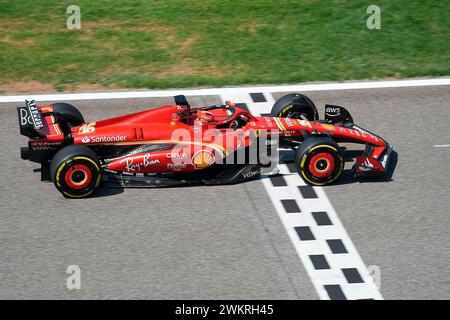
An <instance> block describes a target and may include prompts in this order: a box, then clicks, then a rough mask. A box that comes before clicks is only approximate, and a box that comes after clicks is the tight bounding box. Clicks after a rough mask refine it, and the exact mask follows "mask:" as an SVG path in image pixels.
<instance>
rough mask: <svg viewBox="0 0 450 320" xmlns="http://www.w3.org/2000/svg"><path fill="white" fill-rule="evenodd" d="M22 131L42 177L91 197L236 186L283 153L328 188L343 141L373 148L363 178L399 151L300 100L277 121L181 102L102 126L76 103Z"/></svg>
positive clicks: (336, 113)
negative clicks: (103, 188) (107, 188)
mask: <svg viewBox="0 0 450 320" xmlns="http://www.w3.org/2000/svg"><path fill="white" fill-rule="evenodd" d="M17 109H18V116H19V125H20V133H21V134H22V135H24V136H27V137H28V138H29V141H28V146H27V147H23V148H21V158H22V159H24V160H30V161H33V162H36V163H39V164H41V180H43V181H53V183H54V185H55V187H56V188H57V189H58V190H59V191H60V192H61V193H62V194H63V195H64V196H65V197H67V198H83V197H87V196H89V195H91V194H92V193H93V192H94V191H95V190H96V189H97V188H98V187H99V186H100V185H101V184H102V183H103V184H105V185H113V186H114V185H118V186H122V187H150V186H177V185H185V184H206V185H213V184H232V183H237V182H242V181H246V180H250V179H255V178H256V177H258V176H259V175H260V174H261V170H262V168H266V167H271V166H272V167H273V162H274V161H273V159H274V153H276V150H278V149H277V148H290V149H293V150H294V152H295V160H294V162H295V166H296V168H297V171H298V174H299V175H300V176H301V177H302V178H303V179H304V181H305V182H306V183H308V184H311V185H314V186H321V185H327V184H331V183H333V182H335V181H336V180H338V179H339V178H340V177H341V176H342V173H343V170H344V154H343V150H342V148H341V147H340V146H339V145H338V143H341V142H351V143H359V144H365V150H364V152H363V153H362V155H360V156H358V157H356V163H355V165H354V166H353V170H354V173H355V175H356V176H376V175H384V174H385V173H386V170H387V165H388V163H389V157H390V154H391V152H392V147H391V146H390V145H389V144H388V143H387V142H386V141H385V140H383V139H382V138H380V137H379V136H377V135H375V134H373V133H371V132H369V131H367V130H365V129H362V128H360V127H358V126H356V125H355V124H354V123H353V119H352V116H351V115H350V114H349V112H348V111H347V110H346V109H345V108H343V107H341V106H336V105H326V106H325V117H324V119H322V120H319V115H318V111H317V109H316V107H315V105H314V103H313V102H312V101H311V100H310V99H309V98H308V97H306V96H305V95H302V94H299V93H294V94H288V95H285V96H283V97H281V98H280V99H278V100H277V101H276V102H275V104H274V105H273V108H272V111H271V115H270V116H269V117H256V116H253V115H251V114H250V113H249V112H248V111H246V110H244V109H242V108H239V107H237V106H236V105H235V104H233V103H231V102H229V101H227V102H226V104H225V105H218V106H205V107H200V108H193V107H191V106H190V104H189V103H188V101H187V100H186V97H185V96H182V95H181V96H176V97H175V104H174V105H170V106H164V107H159V108H155V109H151V110H147V111H143V112H138V113H133V114H129V115H125V116H120V117H115V118H111V119H106V120H102V121H97V122H86V121H85V120H84V118H83V116H82V114H81V113H80V111H79V110H78V109H77V108H76V107H74V106H72V105H70V104H67V103H55V104H51V105H45V106H44V105H36V103H35V102H34V101H26V105H25V106H23V107H19V108H17Z"/></svg>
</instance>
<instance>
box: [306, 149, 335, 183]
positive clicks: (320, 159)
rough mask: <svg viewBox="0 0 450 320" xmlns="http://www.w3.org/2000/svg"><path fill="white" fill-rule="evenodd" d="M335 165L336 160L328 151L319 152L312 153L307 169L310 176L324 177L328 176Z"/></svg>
mask: <svg viewBox="0 0 450 320" xmlns="http://www.w3.org/2000/svg"><path fill="white" fill-rule="evenodd" d="M335 167H336V160H335V159H334V157H333V155H331V154H330V153H328V152H321V153H318V154H316V155H314V156H313V157H312V158H311V161H310V162H309V165H308V169H309V172H310V173H311V175H312V176H314V177H316V178H325V177H328V176H330V175H331V174H332V173H333V172H334V169H335Z"/></svg>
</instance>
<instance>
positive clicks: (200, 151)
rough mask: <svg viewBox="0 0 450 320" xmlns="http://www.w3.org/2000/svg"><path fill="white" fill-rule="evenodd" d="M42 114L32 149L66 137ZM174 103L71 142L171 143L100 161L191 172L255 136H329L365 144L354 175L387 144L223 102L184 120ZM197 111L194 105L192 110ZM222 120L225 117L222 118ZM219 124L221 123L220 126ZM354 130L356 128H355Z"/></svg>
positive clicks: (83, 132)
mask: <svg viewBox="0 0 450 320" xmlns="http://www.w3.org/2000/svg"><path fill="white" fill-rule="evenodd" d="M38 108H39V109H40V111H41V113H42V114H43V116H42V117H43V120H44V127H43V128H42V129H40V130H39V133H40V134H42V138H40V139H38V140H31V141H30V143H29V147H30V150H39V148H41V149H45V148H49V147H52V148H55V147H58V146H63V145H64V143H66V142H65V139H67V137H66V138H65V135H64V134H63V132H62V129H61V127H60V124H59V123H57V121H56V120H55V117H54V116H53V115H52V114H51V112H52V111H53V110H52V107H51V106H38ZM181 109H182V107H180V106H177V105H171V106H165V107H159V108H156V109H151V110H148V111H143V112H138V113H134V114H130V115H125V116H120V117H116V118H111V119H107V120H102V121H97V122H91V123H84V124H82V125H81V126H78V127H74V128H72V129H71V130H72V134H71V138H73V143H74V144H80V145H86V146H89V147H93V148H95V147H99V146H104V147H107V146H111V147H118V146H133V145H136V146H140V145H151V144H170V145H173V147H171V148H170V149H167V150H161V151H152V152H148V151H144V152H138V153H133V154H125V155H123V156H120V157H116V158H114V159H102V160H103V165H104V169H106V170H111V171H114V172H125V173H133V174H140V173H159V172H161V173H163V172H192V171H195V170H201V169H204V168H207V167H209V166H210V165H211V164H212V163H213V162H215V161H216V162H217V161H218V160H219V161H220V160H221V159H223V158H224V157H226V156H227V155H228V154H230V153H232V152H235V151H236V150H237V149H239V148H246V147H248V146H249V145H250V144H251V143H252V141H254V139H252V138H253V137H255V136H259V135H267V136H277V138H278V139H280V140H283V139H298V140H299V141H302V140H303V139H304V137H305V135H306V136H311V135H329V136H331V137H332V138H333V139H334V140H335V141H337V142H354V143H361V144H366V152H365V153H364V154H363V155H362V156H359V157H357V159H356V173H357V174H367V173H368V172H370V173H380V172H381V173H382V172H384V170H385V166H386V164H385V163H383V161H386V159H384V155H385V151H386V149H387V148H388V146H389V145H388V144H387V143H386V142H385V141H384V140H383V139H381V138H380V137H378V136H376V135H374V134H372V133H369V132H367V131H365V130H363V129H361V128H358V127H356V126H355V127H353V128H349V127H344V126H338V125H331V124H325V123H322V122H319V121H307V120H299V119H291V118H278V117H255V116H253V115H251V114H250V113H248V112H247V111H246V110H243V109H240V108H237V107H235V106H234V105H233V110H234V114H233V115H232V116H231V117H230V115H229V113H230V112H229V109H227V107H226V106H224V107H222V108H217V109H212V110H210V111H208V112H209V113H211V114H212V115H213V116H214V122H212V123H208V122H204V121H197V120H195V117H193V118H189V119H188V120H186V119H182V118H180V116H179V112H180V110H181ZM196 110H197V111H198V110H201V109H192V110H191V112H194V113H195V111H196ZM241 116H243V118H245V119H247V121H246V124H244V125H243V126H242V127H240V128H239V129H236V130H234V129H230V127H229V126H228V123H231V121H232V120H233V119H236V118H238V117H241ZM224 120H226V121H224ZM218 123H219V124H218ZM355 128H356V129H355Z"/></svg>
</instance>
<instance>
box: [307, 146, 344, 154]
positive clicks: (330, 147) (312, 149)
mask: <svg viewBox="0 0 450 320" xmlns="http://www.w3.org/2000/svg"><path fill="white" fill-rule="evenodd" d="M317 148H329V149H333V150H334V151H336V152H337V149H336V148H335V147H333V146H330V145H327V144H319V145H318V146H315V147H314V148H311V149H309V151H308V153H310V152H311V151H314V150H316V149H317Z"/></svg>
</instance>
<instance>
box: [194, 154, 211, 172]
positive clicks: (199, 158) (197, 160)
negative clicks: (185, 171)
mask: <svg viewBox="0 0 450 320" xmlns="http://www.w3.org/2000/svg"><path fill="white" fill-rule="evenodd" d="M215 161H216V157H215V156H214V155H213V154H212V152H211V151H208V150H200V151H198V152H196V153H195V154H194V155H193V156H192V164H193V165H194V167H195V169H205V168H208V167H209V166H210V165H212V164H213V163H214V162H215Z"/></svg>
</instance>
